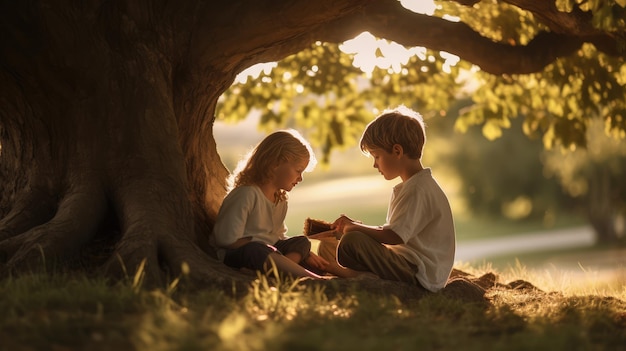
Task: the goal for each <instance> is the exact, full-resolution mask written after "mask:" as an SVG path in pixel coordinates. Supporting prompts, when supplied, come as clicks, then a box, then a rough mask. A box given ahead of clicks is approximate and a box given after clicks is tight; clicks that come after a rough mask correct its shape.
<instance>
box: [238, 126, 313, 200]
mask: <svg viewBox="0 0 626 351" xmlns="http://www.w3.org/2000/svg"><path fill="white" fill-rule="evenodd" d="M304 160H306V161H308V165H307V167H306V169H305V171H306V172H310V171H311V170H313V168H315V165H316V164H317V159H316V158H315V154H314V153H313V150H312V148H311V145H310V144H309V143H308V142H307V141H306V140H305V139H304V138H303V137H302V136H301V135H300V133H298V132H297V131H296V130H293V129H286V130H279V131H277V132H274V133H272V134H270V135H268V136H266V137H265V138H264V139H263V140H261V142H260V143H259V144H257V146H255V147H254V149H252V150H251V151H250V152H248V154H247V155H246V157H244V158H243V159H241V160H240V161H239V163H238V164H237V168H236V169H235V171H234V172H233V174H232V175H231V177H230V179H229V190H232V189H233V188H236V187H238V186H242V185H253V184H256V185H261V184H265V183H267V182H268V181H269V180H270V178H271V177H272V175H273V174H272V172H273V171H274V167H276V166H278V165H280V164H281V163H282V162H300V161H304ZM280 197H281V198H283V199H284V198H285V194H281V196H280Z"/></svg>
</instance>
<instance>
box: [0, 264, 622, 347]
mask: <svg viewBox="0 0 626 351" xmlns="http://www.w3.org/2000/svg"><path fill="white" fill-rule="evenodd" d="M458 268H461V269H463V270H465V271H467V272H470V273H473V274H477V275H478V274H480V273H481V272H484V271H485V270H489V271H493V269H492V267H478V268H476V267H471V266H465V267H458ZM496 273H498V274H499V280H500V281H501V282H503V283H506V282H510V281H512V280H516V279H526V280H528V281H530V282H532V283H533V284H535V285H536V286H537V287H539V288H540V289H541V290H542V291H538V290H510V289H498V288H494V289H491V290H489V291H488V294H487V296H488V297H489V299H490V304H489V306H488V307H486V308H485V307H484V306H481V305H478V304H472V303H467V302H463V301H460V300H454V299H452V298H449V297H444V296H442V295H439V294H433V295H429V296H426V297H424V298H422V299H421V300H419V301H415V302H411V303H404V302H402V301H398V300H397V299H396V298H394V297H393V296H387V297H376V296H371V295H368V294H367V292H366V291H359V290H357V289H355V290H354V291H353V292H351V293H348V294H345V295H343V296H338V297H332V298H331V297H329V296H327V295H326V294H325V293H324V289H323V288H315V287H306V288H305V287H304V286H303V285H301V284H297V283H294V282H289V281H282V282H278V283H277V284H270V283H268V280H267V279H265V278H262V279H258V280H257V281H256V282H254V283H253V284H252V285H251V287H250V290H249V292H248V294H247V295H246V296H245V297H243V298H240V299H235V298H233V297H230V296H228V295H227V294H225V293H224V292H221V291H216V290H213V289H207V290H204V291H200V292H185V291H183V290H181V289H180V288H177V287H176V286H174V285H172V286H171V287H169V288H167V289H163V290H157V291H148V290H145V289H143V288H141V286H139V284H138V283H136V282H135V283H133V282H132V281H128V282H123V283H120V284H116V285H114V286H109V285H107V284H105V282H104V281H101V280H89V279H84V278H75V277H74V278H69V277H67V276H63V275H52V276H39V275H30V276H22V277H19V278H14V279H8V280H4V281H2V282H0V296H1V298H0V310H2V311H3V313H2V314H0V340H1V342H0V350H1V351H9V350H10V351H19V350H118V351H122V350H360V351H365V350H388V349H393V350H415V349H425V350H433V349H437V350H453V349H461V350H625V349H626V288H625V287H624V284H623V281H622V284H621V285H613V286H609V285H607V286H604V287H602V288H599V287H592V286H587V287H580V286H579V287H576V288H575V289H563V287H564V286H563V281H559V280H558V279H554V277H551V278H550V277H548V278H546V277H538V276H537V277H536V276H532V274H531V273H529V271H528V270H525V269H524V267H516V268H515V269H511V270H508V271H506V272H498V271H496Z"/></svg>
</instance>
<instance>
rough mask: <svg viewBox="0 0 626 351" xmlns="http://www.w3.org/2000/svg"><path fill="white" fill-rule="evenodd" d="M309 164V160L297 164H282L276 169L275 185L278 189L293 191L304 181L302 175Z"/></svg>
mask: <svg viewBox="0 0 626 351" xmlns="http://www.w3.org/2000/svg"><path fill="white" fill-rule="evenodd" d="M308 164H309V160H300V161H297V162H282V163H281V164H280V165H278V167H276V169H274V180H273V181H274V185H275V186H276V188H278V189H283V190H285V191H291V189H293V188H294V187H295V186H296V185H297V184H298V183H300V182H301V181H302V173H303V172H304V170H305V169H306V167H307V166H308Z"/></svg>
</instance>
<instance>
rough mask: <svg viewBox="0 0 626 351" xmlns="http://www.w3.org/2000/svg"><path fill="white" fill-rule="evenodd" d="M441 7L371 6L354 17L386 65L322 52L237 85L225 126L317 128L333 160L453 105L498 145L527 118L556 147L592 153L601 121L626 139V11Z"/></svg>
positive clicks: (339, 48) (565, 5) (335, 46)
mask: <svg viewBox="0 0 626 351" xmlns="http://www.w3.org/2000/svg"><path fill="white" fill-rule="evenodd" d="M435 4H437V7H436V8H435V9H434V10H433V11H432V14H430V15H429V14H420V13H412V12H411V11H408V10H405V9H400V8H399V7H397V6H396V7H394V8H391V7H389V6H388V5H387V4H386V3H385V5H381V4H378V5H372V6H371V8H374V9H375V10H372V11H371V12H369V11H370V10H365V14H363V13H359V14H358V15H355V16H359V18H361V19H360V21H364V22H365V21H367V23H371V26H367V30H368V31H369V32H370V33H373V34H375V35H376V36H377V37H378V38H385V39H379V41H378V45H379V47H378V48H376V47H369V48H363V47H362V48H361V49H363V50H366V49H368V50H369V51H370V56H375V58H376V59H378V60H377V61H378V65H376V66H373V67H367V68H362V69H358V68H357V67H355V65H358V64H359V61H360V58H359V55H361V56H366V53H363V52H357V51H355V50H352V51H350V48H348V46H349V45H346V44H349V43H336V42H332V41H331V42H322V41H317V42H316V43H314V44H313V46H311V47H310V48H309V49H307V50H303V51H301V52H299V53H297V54H294V55H291V56H288V57H286V58H285V59H282V60H280V61H279V62H277V64H276V66H275V67H274V68H273V69H271V71H270V70H266V71H265V72H264V73H261V76H260V77H259V78H257V79H248V80H246V81H245V82H244V83H240V84H237V83H235V85H234V87H233V88H231V89H230V90H228V91H227V92H226V93H225V96H224V97H223V99H222V100H221V102H220V105H219V111H218V112H219V118H222V119H226V120H239V119H243V118H245V117H246V116H247V114H248V113H249V112H250V111H251V110H254V109H256V110H260V111H261V113H262V119H261V124H263V125H265V126H266V127H268V128H275V127H276V126H285V125H289V124H291V125H297V126H299V127H301V128H308V129H311V133H310V137H311V138H312V139H314V140H315V141H316V142H317V143H318V144H319V145H321V146H322V148H323V150H324V152H325V156H326V157H327V156H328V152H329V150H331V149H332V148H333V147H341V146H345V145H353V144H354V141H355V136H358V134H359V132H360V131H361V130H362V129H363V126H364V124H365V123H367V122H368V121H369V120H371V118H372V117H373V115H374V114H375V113H376V111H379V110H381V109H384V108H385V107H387V106H394V105H397V104H410V105H411V106H412V107H415V108H416V109H417V110H419V111H420V112H422V113H423V114H425V116H426V117H434V116H444V115H445V114H446V111H447V109H448V108H449V106H450V104H451V103H452V102H454V101H456V100H458V99H463V98H467V97H469V98H471V99H472V101H473V104H472V105H471V106H469V107H468V108H466V109H465V110H464V111H462V113H461V114H460V116H459V118H458V120H457V122H456V129H457V130H460V131H466V130H467V129H468V128H469V127H470V126H472V125H480V126H482V129H483V134H484V135H485V137H487V138H488V139H495V138H498V137H500V136H501V135H502V129H503V128H509V127H510V125H511V119H512V118H518V117H519V118H524V132H525V133H526V134H527V135H528V136H530V137H542V138H543V141H544V145H545V146H546V147H547V148H551V147H552V146H554V145H562V146H564V147H565V148H575V147H577V146H582V147H584V146H585V145H586V142H587V140H586V130H587V127H588V125H589V123H590V121H591V120H592V119H594V118H599V119H601V120H603V121H604V123H605V126H606V132H607V134H610V135H612V136H613V137H616V138H624V136H626V133H625V131H626V101H625V99H624V96H626V64H625V63H624V57H625V56H626V40H625V39H626V38H625V29H626V23H625V18H626V17H625V16H626V10H625V9H624V4H623V3H620V2H619V1H574V0H571V1H555V2H550V1H547V2H537V1H499V2H496V1H436V2H435ZM407 6H408V4H407ZM369 8H370V7H368V9H369ZM392 17H393V20H390V18H392ZM342 23H344V22H342ZM383 24H384V25H383ZM329 31H330V30H329ZM368 34H369V33H368ZM370 35H371V34H370ZM334 38H341V36H340V35H339V34H335V36H334ZM335 41H337V40H335ZM398 43H399V44H398ZM400 44H402V45H403V46H404V47H403V46H401V45H400ZM373 45H376V44H373ZM394 45H395V46H394ZM409 50H410V51H409ZM399 52H400V53H402V54H404V55H402V56H401V57H398V56H400V55H399V54H398V53H399ZM450 54H453V55H450ZM455 56H456V57H458V58H460V61H459V60H458V59H457V60H455ZM457 61H458V62H457ZM372 65H373V64H372Z"/></svg>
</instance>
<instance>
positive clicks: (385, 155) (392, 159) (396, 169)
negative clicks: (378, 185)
mask: <svg viewBox="0 0 626 351" xmlns="http://www.w3.org/2000/svg"><path fill="white" fill-rule="evenodd" d="M367 151H368V153H369V154H370V155H371V156H372V158H373V159H374V168H376V169H378V172H380V174H382V175H383V177H385V179H386V180H392V179H394V178H396V177H398V176H399V175H400V166H399V157H398V156H397V153H396V150H395V148H394V149H393V150H391V152H387V151H385V150H383V149H371V150H369V149H368V150H367Z"/></svg>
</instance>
